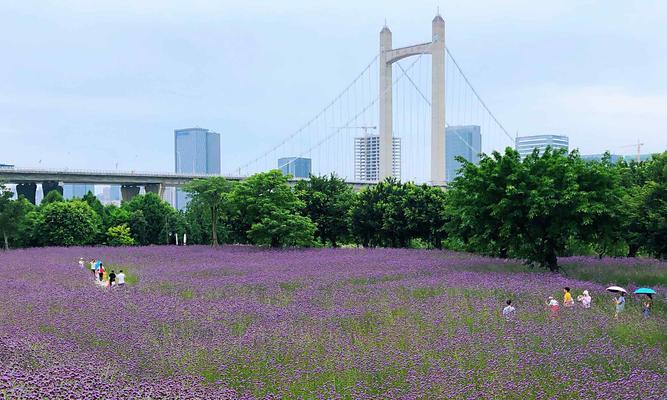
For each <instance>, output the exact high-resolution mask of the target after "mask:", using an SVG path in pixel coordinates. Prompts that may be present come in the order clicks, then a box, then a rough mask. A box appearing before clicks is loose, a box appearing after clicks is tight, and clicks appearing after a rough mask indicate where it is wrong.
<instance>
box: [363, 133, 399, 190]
mask: <svg viewBox="0 0 667 400" xmlns="http://www.w3.org/2000/svg"><path fill="white" fill-rule="evenodd" d="M392 143H393V146H392V176H393V177H394V178H396V179H398V180H400V179H401V138H397V137H394V138H392ZM354 180H355V181H358V182H377V181H379V180H380V135H378V134H372V135H364V136H359V137H356V138H354Z"/></svg>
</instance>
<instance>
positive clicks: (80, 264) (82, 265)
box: [79, 257, 86, 269]
mask: <svg viewBox="0 0 667 400" xmlns="http://www.w3.org/2000/svg"><path fill="white" fill-rule="evenodd" d="M85 266H86V262H85V261H83V257H81V258H79V268H81V269H83V268H85Z"/></svg>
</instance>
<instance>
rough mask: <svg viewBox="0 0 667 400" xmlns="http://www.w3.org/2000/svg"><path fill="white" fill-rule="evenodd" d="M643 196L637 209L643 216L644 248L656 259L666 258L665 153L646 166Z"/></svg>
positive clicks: (666, 204)
mask: <svg viewBox="0 0 667 400" xmlns="http://www.w3.org/2000/svg"><path fill="white" fill-rule="evenodd" d="M646 167H647V168H646V170H647V171H646V172H647V182H646V185H645V195H644V197H643V199H642V200H643V201H642V203H641V205H640V207H639V211H640V212H639V215H642V216H643V224H642V225H643V234H644V238H645V247H646V249H647V250H648V252H649V253H651V254H652V255H654V256H655V257H658V258H663V259H664V258H667V151H666V152H663V153H662V154H655V155H653V157H652V159H651V161H650V163H648V164H647V166H646Z"/></svg>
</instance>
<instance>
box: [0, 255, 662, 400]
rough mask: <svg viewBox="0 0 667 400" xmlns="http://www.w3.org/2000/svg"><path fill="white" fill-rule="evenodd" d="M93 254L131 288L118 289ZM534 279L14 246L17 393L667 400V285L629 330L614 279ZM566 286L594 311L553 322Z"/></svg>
mask: <svg viewBox="0 0 667 400" xmlns="http://www.w3.org/2000/svg"><path fill="white" fill-rule="evenodd" d="M79 257H84V258H85V259H86V260H89V259H90V258H93V257H100V258H101V259H102V260H103V262H104V263H105V265H107V268H109V269H115V270H116V272H118V270H119V269H123V270H125V272H126V273H127V275H128V285H126V286H125V287H115V288H111V289H109V288H100V287H99V286H97V285H95V284H94V283H93V277H92V274H91V273H90V271H89V270H87V269H86V270H82V269H80V268H79V266H78V264H77V262H78V259H79ZM578 262H586V263H587V264H590V265H594V264H595V263H598V261H596V260H594V259H586V260H583V261H582V260H578ZM609 262H610V261H607V260H602V261H599V263H609ZM611 262H613V260H612V261H611ZM624 262H625V263H626V264H627V268H632V267H633V262H634V261H624ZM654 263H655V265H654V266H653V267H652V268H654V269H656V270H663V271H664V270H667V265H665V264H664V263H658V262H657V261H656V262H654ZM601 265H602V264H601ZM521 268H522V267H521V266H520V265H519V264H517V263H514V262H508V261H503V260H495V259H489V258H483V257H477V256H471V255H466V254H458V253H449V252H442V251H428V250H406V249H306V250H265V249H257V248H252V247H241V246H228V247H223V248H220V249H212V248H210V247H203V246H201V247H199V246H193V247H187V248H185V247H173V246H171V247H168V246H161V247H143V248H104V247H101V248H42V249H30V250H14V251H9V252H5V253H0V398H6V399H83V398H85V399H125V398H133V399H162V398H165V399H167V398H168V399H237V398H241V399H255V398H317V399H330V398H333V399H370V398H382V399H442V398H453V399H491V398H504V399H594V398H605V399H666V398H667V384H666V382H667V333H666V332H667V318H666V317H665V313H664V312H663V311H664V298H665V294H666V293H665V287H664V286H658V287H655V288H656V289H657V290H658V292H659V294H658V296H657V300H656V309H655V310H654V311H655V312H654V313H653V315H652V316H651V318H649V319H646V320H645V319H643V318H642V316H641V311H640V308H639V301H638V299H637V298H636V296H632V295H629V296H628V305H627V307H626V310H625V312H624V313H623V314H622V315H621V317H620V318H619V320H614V319H613V309H614V306H613V304H612V303H611V301H612V295H611V294H610V293H606V292H605V291H604V288H605V286H606V285H605V284H606V283H607V282H605V284H603V283H593V282H591V281H582V280H576V279H574V278H572V277H571V276H572V275H568V276H570V277H566V276H563V275H556V274H551V273H546V272H544V273H543V272H517V271H520V270H521ZM590 268H592V267H590ZM608 283H613V282H608ZM564 286H570V287H572V292H573V295H574V297H575V298H576V296H577V295H579V294H581V292H582V291H583V290H584V289H587V290H588V291H589V292H590V293H591V295H592V297H593V301H592V308H591V309H583V308H581V307H579V306H578V305H577V307H575V308H561V310H560V315H559V316H558V317H557V318H553V319H552V318H551V317H550V316H549V313H548V311H547V309H546V306H545V300H546V298H547V297H548V296H554V297H556V298H557V299H559V300H562V288H563V287H564ZM634 287H635V286H633V284H632V283H629V284H628V286H627V289H628V290H629V291H630V290H632V289H634ZM508 298H511V299H512V300H513V304H514V305H515V306H516V315H515V316H514V318H513V319H511V320H509V321H506V320H505V319H503V318H502V316H501V310H502V308H503V307H504V306H505V300H506V299H508ZM660 307H663V308H660ZM661 310H663V311H661Z"/></svg>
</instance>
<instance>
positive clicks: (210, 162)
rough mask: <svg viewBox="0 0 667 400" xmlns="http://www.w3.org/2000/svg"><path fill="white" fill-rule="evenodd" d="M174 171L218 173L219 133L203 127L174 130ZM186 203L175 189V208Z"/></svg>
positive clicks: (183, 172) (185, 199)
mask: <svg viewBox="0 0 667 400" xmlns="http://www.w3.org/2000/svg"><path fill="white" fill-rule="evenodd" d="M174 161H175V165H176V169H175V172H176V173H182V174H202V175H203V174H206V175H220V134H219V133H216V132H211V131H209V130H208V129H204V128H189V129H176V130H175V131H174ZM187 203H188V199H187V196H186V195H185V193H184V192H183V191H181V190H177V191H176V208H177V209H179V210H182V209H183V208H185V206H186V204H187Z"/></svg>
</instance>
